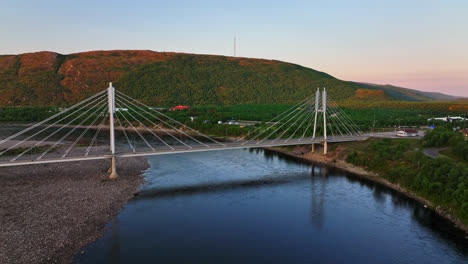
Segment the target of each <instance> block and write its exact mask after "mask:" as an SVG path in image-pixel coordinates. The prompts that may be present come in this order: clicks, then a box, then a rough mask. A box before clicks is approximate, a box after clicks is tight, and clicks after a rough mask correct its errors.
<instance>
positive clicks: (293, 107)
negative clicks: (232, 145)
mask: <svg viewBox="0 0 468 264" xmlns="http://www.w3.org/2000/svg"><path fill="white" fill-rule="evenodd" d="M312 96H313V95H310V96H309V97H307V98H306V99H304V100H302V101H300V102H299V103H297V104H295V105H293V106H292V107H291V108H289V109H287V110H286V111H284V112H282V113H281V114H279V115H278V116H275V117H274V118H273V119H271V120H270V121H268V122H266V123H265V125H266V124H268V123H272V122H273V123H275V122H274V120H275V119H277V118H279V117H280V116H282V115H284V114H286V113H288V112H289V111H291V110H293V109H294V110H293V112H294V111H296V110H297V107H299V106H300V105H301V104H303V103H304V102H306V101H308V100H309V99H310V98H311V97H312ZM284 118H286V117H283V118H281V119H280V120H278V121H277V122H280V121H281V120H283V119H284ZM277 122H276V123H277ZM262 127H263V126H260V127H257V128H256V129H254V130H252V131H249V132H248V133H247V134H246V135H245V136H243V137H241V138H239V139H237V140H236V141H235V142H237V141H240V140H242V139H245V138H246V137H247V136H248V135H250V134H251V133H254V132H255V131H257V130H258V129H260V128H262Z"/></svg>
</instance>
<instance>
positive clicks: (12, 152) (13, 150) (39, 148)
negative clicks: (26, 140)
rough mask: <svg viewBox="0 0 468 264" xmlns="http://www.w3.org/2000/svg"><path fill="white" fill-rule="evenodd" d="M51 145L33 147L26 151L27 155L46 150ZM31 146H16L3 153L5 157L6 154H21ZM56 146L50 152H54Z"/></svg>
mask: <svg viewBox="0 0 468 264" xmlns="http://www.w3.org/2000/svg"><path fill="white" fill-rule="evenodd" d="M49 147H50V146H39V147H33V148H32V149H31V150H30V151H28V152H27V153H25V154H26V155H27V154H40V153H42V152H44V151H46V150H47V149H48V148H49ZM28 149H29V147H26V148H15V149H10V150H8V151H6V152H5V153H3V154H2V155H0V156H2V157H5V156H16V155H19V154H21V153H23V152H24V151H26V150H28ZM55 150H56V148H52V149H51V150H50V151H49V153H52V152H55Z"/></svg>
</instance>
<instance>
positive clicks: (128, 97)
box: [117, 91, 225, 146]
mask: <svg viewBox="0 0 468 264" xmlns="http://www.w3.org/2000/svg"><path fill="white" fill-rule="evenodd" d="M117 93H118V94H120V95H122V96H124V97H126V98H127V100H128V99H130V100H133V101H134V102H137V103H139V104H141V105H142V106H144V107H146V108H148V109H151V110H152V111H153V112H155V113H158V114H160V115H162V116H164V117H165V118H167V119H169V120H171V121H173V122H175V123H177V124H179V125H181V126H183V127H185V128H187V129H189V130H191V131H193V132H195V133H197V134H199V135H200V136H202V137H205V138H207V139H209V140H211V141H213V142H215V143H217V144H219V145H221V146H225V144H223V143H221V142H218V141H217V140H214V139H213V138H211V137H209V136H207V135H204V134H202V133H200V132H198V131H197V130H195V129H193V128H191V127H189V126H187V125H185V124H182V123H181V122H179V121H177V120H175V119H173V118H171V117H170V116H167V115H165V114H163V113H161V112H159V111H157V110H155V109H152V108H151V107H149V106H147V105H145V104H143V103H142V102H140V101H138V100H136V99H133V98H132V97H130V96H128V95H126V94H124V93H121V92H119V91H117ZM129 103H130V104H132V105H134V104H133V103H132V102H131V101H129ZM141 109H143V108H141ZM143 110H144V109H143ZM144 111H145V110H144ZM145 112H146V113H147V111H145ZM154 117H155V118H156V119H158V120H160V121H161V122H163V123H167V122H166V121H163V120H161V119H160V118H159V117H156V116H154ZM167 124H168V125H169V126H171V127H172V128H174V129H176V130H177V131H178V132H180V133H183V134H184V135H186V136H188V137H190V138H191V139H194V138H193V137H191V136H190V135H188V134H187V133H185V132H183V131H182V130H180V129H177V128H175V127H174V126H172V125H170V124H169V123H167ZM194 140H195V139H194ZM195 141H197V142H199V143H201V142H200V141H198V140H195ZM201 144H203V143H201ZM203 145H205V144H203ZM205 146H207V145H205Z"/></svg>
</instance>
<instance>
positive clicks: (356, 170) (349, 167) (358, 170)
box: [265, 146, 468, 238]
mask: <svg viewBox="0 0 468 264" xmlns="http://www.w3.org/2000/svg"><path fill="white" fill-rule="evenodd" d="M265 149H268V150H270V151H274V152H277V153H281V154H283V155H286V156H289V157H293V158H296V159H300V160H303V161H305V162H309V163H315V164H321V165H325V166H330V167H334V168H337V169H340V170H343V171H346V172H349V173H352V174H353V175H355V176H356V177H360V178H364V179H368V180H371V181H374V182H377V183H379V184H382V185H385V186H387V187H389V188H391V189H393V190H395V191H397V192H400V193H402V194H404V195H406V196H408V197H410V198H412V199H414V200H416V201H418V202H420V203H421V204H423V205H424V206H425V207H428V208H431V209H433V210H434V211H435V212H436V213H437V214H439V215H440V216H442V217H444V218H446V219H447V220H449V221H450V222H452V223H453V224H454V225H455V226H456V227H457V228H459V229H460V230H462V231H464V232H465V234H466V236H465V237H466V238H468V226H467V225H465V224H463V223H462V222H461V221H460V220H459V219H457V218H456V217H455V216H453V215H451V214H450V213H448V212H446V211H445V210H444V209H442V208H441V207H440V206H434V204H433V203H432V202H431V201H429V200H427V199H425V198H424V197H421V196H419V195H417V194H415V193H413V192H411V191H409V190H407V189H406V188H403V187H401V186H400V185H398V184H394V183H391V182H389V181H388V180H386V179H384V178H383V177H381V176H379V175H378V174H376V173H373V172H370V171H367V170H365V169H364V168H362V167H358V166H354V165H353V164H350V163H348V162H346V161H344V160H340V159H337V158H336V157H335V156H333V155H325V156H324V155H323V149H322V148H321V147H320V146H319V147H317V146H316V152H314V153H312V152H310V150H311V149H310V147H308V148H307V147H304V146H300V147H299V146H298V147H295V148H294V149H292V150H285V149H282V148H271V147H268V148H265Z"/></svg>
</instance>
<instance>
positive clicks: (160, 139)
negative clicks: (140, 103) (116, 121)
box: [116, 98, 190, 150]
mask: <svg viewBox="0 0 468 264" xmlns="http://www.w3.org/2000/svg"><path fill="white" fill-rule="evenodd" d="M116 99H117V101H118V102H119V103H122V104H123V105H124V106H125V108H127V109H129V110H133V109H132V108H130V107H128V106H127V105H125V104H124V103H123V102H122V101H120V99H118V98H116ZM133 111H135V110H133ZM127 113H128V114H129V115H130V116H131V117H132V118H133V119H134V120H136V121H137V122H138V123H139V124H140V125H142V126H143V127H144V128H145V129H146V130H148V131H149V132H150V133H151V134H152V135H153V136H155V137H156V138H157V139H158V140H159V141H161V142H162V143H163V144H164V145H166V146H167V147H168V148H170V149H172V150H175V149H174V148H173V147H172V146H170V145H169V144H167V143H166V141H164V140H163V139H162V138H161V137H159V136H158V135H156V134H155V133H154V132H153V131H152V130H151V129H149V128H148V127H147V126H145V124H143V122H141V121H140V120H138V119H137V118H136V117H135V116H133V115H132V114H131V113H130V111H127ZM135 113H137V114H140V113H138V111H135ZM143 117H144V116H143ZM176 139H177V138H176ZM181 143H182V144H184V142H182V141H181ZM187 146H188V145H187ZM188 147H190V146H188Z"/></svg>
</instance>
